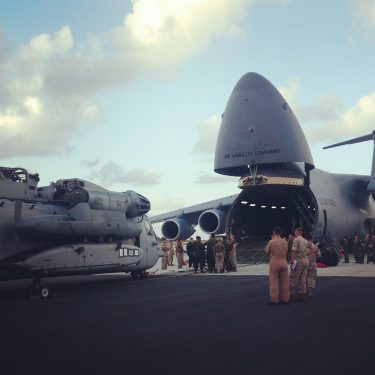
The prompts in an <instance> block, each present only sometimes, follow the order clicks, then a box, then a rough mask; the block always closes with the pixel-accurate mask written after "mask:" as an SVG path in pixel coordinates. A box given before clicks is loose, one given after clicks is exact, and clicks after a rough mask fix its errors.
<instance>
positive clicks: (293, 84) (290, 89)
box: [277, 78, 300, 109]
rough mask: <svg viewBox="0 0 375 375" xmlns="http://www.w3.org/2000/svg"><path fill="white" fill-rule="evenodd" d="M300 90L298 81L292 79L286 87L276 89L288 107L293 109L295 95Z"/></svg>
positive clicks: (295, 102) (295, 99) (295, 100)
mask: <svg viewBox="0 0 375 375" xmlns="http://www.w3.org/2000/svg"><path fill="white" fill-rule="evenodd" d="M299 88H300V81H299V79H296V78H295V79H293V80H292V81H290V82H289V83H288V84H287V85H286V86H281V87H278V88H277V89H278V90H279V91H280V94H281V95H282V96H283V97H284V99H285V100H286V101H287V102H288V104H289V106H290V107H291V108H292V109H293V108H294V107H295V106H296V104H297V95H298V91H299Z"/></svg>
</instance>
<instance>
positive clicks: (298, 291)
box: [289, 228, 309, 302]
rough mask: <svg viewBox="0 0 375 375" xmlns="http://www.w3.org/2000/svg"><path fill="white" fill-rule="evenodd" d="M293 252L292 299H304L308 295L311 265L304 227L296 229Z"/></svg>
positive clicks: (291, 272) (290, 280) (291, 268)
mask: <svg viewBox="0 0 375 375" xmlns="http://www.w3.org/2000/svg"><path fill="white" fill-rule="evenodd" d="M295 236H296V238H295V239H294V240H293V246H292V253H291V256H290V262H291V267H290V275H289V287H290V301H301V302H302V301H303V300H304V299H305V296H306V277H307V270H308V265H309V260H308V258H307V241H306V240H305V239H304V238H303V237H302V229H301V228H297V229H296V231H295Z"/></svg>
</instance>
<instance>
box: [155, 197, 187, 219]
mask: <svg viewBox="0 0 375 375" xmlns="http://www.w3.org/2000/svg"><path fill="white" fill-rule="evenodd" d="M150 201H151V213H150V216H152V215H156V214H158V213H161V212H167V211H173V210H177V209H180V208H181V207H184V206H185V201H184V200H183V199H182V198H177V197H171V196H170V195H158V196H154V197H150Z"/></svg>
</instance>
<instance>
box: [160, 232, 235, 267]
mask: <svg viewBox="0 0 375 375" xmlns="http://www.w3.org/2000/svg"><path fill="white" fill-rule="evenodd" d="M161 249H162V251H163V254H164V255H163V259H162V269H163V270H166V269H167V266H168V265H173V256H174V254H176V257H177V264H178V268H179V269H181V268H182V266H183V264H184V258H183V254H184V253H186V254H187V255H188V257H189V268H190V269H192V268H193V269H194V272H195V273H197V272H198V269H200V272H206V270H207V271H208V272H210V273H213V272H215V273H223V272H224V271H227V272H233V271H237V253H236V249H237V243H236V241H235V240H234V238H233V237H230V238H229V239H226V238H222V237H217V238H215V235H214V234H212V235H211V236H210V238H209V239H208V241H206V242H202V239H201V237H200V236H197V237H196V238H195V240H194V239H193V238H190V239H189V242H188V243H187V244H186V250H185V249H184V247H183V244H182V241H181V240H177V243H176V248H175V249H174V244H173V241H168V240H165V239H163V242H162V245H161Z"/></svg>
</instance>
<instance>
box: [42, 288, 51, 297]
mask: <svg viewBox="0 0 375 375" xmlns="http://www.w3.org/2000/svg"><path fill="white" fill-rule="evenodd" d="M49 295H50V291H49V289H48V288H47V287H46V286H42V287H41V288H40V296H41V297H42V298H43V299H46V298H48V297H49Z"/></svg>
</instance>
